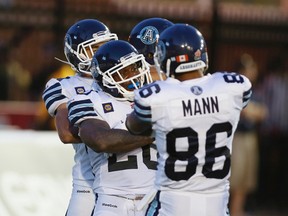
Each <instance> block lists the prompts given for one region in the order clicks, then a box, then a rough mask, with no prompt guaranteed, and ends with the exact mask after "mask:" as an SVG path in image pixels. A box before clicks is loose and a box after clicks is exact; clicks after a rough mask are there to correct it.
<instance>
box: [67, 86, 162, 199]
mask: <svg viewBox="0 0 288 216" xmlns="http://www.w3.org/2000/svg"><path fill="white" fill-rule="evenodd" d="M68 104H69V105H68V107H69V120H70V122H71V123H72V124H76V125H77V124H79V123H81V122H82V121H84V120H85V119H91V118H95V119H100V120H103V121H106V122H107V123H108V124H109V125H110V127H111V128H113V129H116V128H117V129H124V130H127V129H126V126H125V120H126V116H127V114H129V113H131V112H132V110H133V109H132V107H131V106H132V104H131V103H130V102H128V101H119V100H116V99H115V98H113V97H112V96H110V95H109V94H107V93H105V92H103V91H99V92H96V91H91V92H90V93H89V94H86V95H77V96H76V97H74V98H73V100H71V101H70V102H69V103H68ZM89 155H90V159H91V161H92V165H93V172H94V175H95V181H94V185H93V187H94V188H93V189H94V192H96V193H100V194H118V195H121V194H122V195H124V194H145V193H147V192H148V191H149V190H150V189H151V188H152V187H153V184H154V179H155V171H156V167H157V151H156V148H155V145H152V144H151V145H150V146H145V147H142V148H138V149H135V150H133V151H131V152H128V153H122V154H107V153H102V154H100V155H101V157H99V156H98V155H99V153H96V152H94V151H93V150H92V149H90V148H89Z"/></svg>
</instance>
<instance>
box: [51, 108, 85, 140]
mask: <svg viewBox="0 0 288 216" xmlns="http://www.w3.org/2000/svg"><path fill="white" fill-rule="evenodd" d="M55 125H56V129H57V132H58V136H59V138H60V140H61V141H62V142H63V143H65V144H66V143H80V142H82V141H81V139H80V137H79V136H78V128H77V127H74V126H72V125H71V124H70V122H69V120H68V109H67V106H66V103H63V104H61V105H60V106H59V107H58V108H57V111H56V115H55Z"/></svg>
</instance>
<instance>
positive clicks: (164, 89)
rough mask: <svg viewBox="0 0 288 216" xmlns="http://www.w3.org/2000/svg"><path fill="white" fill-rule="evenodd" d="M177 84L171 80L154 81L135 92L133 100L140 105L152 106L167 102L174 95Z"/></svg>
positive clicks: (177, 82)
mask: <svg viewBox="0 0 288 216" xmlns="http://www.w3.org/2000/svg"><path fill="white" fill-rule="evenodd" d="M179 83H180V81H178V80H176V79H172V78H168V79H166V80H164V81H160V80H158V81H155V82H153V83H150V84H148V85H145V86H144V87H142V88H141V89H139V90H137V91H135V100H136V101H138V102H140V103H142V104H151V103H153V104H154V103H157V102H160V101H162V102H163V101H164V100H169V98H170V97H171V96H172V95H173V94H175V91H174V90H177V86H178V84H179Z"/></svg>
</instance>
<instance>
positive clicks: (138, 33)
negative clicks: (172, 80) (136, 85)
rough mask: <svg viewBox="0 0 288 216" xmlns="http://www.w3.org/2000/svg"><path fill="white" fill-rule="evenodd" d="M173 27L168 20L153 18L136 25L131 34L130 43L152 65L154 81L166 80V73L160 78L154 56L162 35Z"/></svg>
mask: <svg viewBox="0 0 288 216" xmlns="http://www.w3.org/2000/svg"><path fill="white" fill-rule="evenodd" d="M172 25H173V23H172V22H171V21H169V20H167V19H164V18H160V17H152V18H147V19H144V20H142V21H141V22H139V23H138V24H136V25H135V26H134V28H133V29H132V31H131V32H130V35H129V38H128V41H129V43H131V44H132V45H133V46H134V47H135V48H136V49H137V50H138V52H139V53H141V54H143V55H144V57H145V60H146V61H147V62H148V63H149V65H150V74H151V76H152V79H153V80H159V79H166V77H165V74H164V73H161V76H160V77H159V74H158V72H157V71H156V69H155V62H154V59H153V56H154V53H155V48H156V43H157V41H158V38H159V35H160V33H161V32H162V31H163V30H164V29H166V28H168V27H170V26H172Z"/></svg>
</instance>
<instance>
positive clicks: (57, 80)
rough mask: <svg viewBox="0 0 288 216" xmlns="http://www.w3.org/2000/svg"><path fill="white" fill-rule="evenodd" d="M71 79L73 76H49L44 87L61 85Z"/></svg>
mask: <svg viewBox="0 0 288 216" xmlns="http://www.w3.org/2000/svg"><path fill="white" fill-rule="evenodd" d="M71 79H73V76H67V77H65V78H51V79H49V80H48V81H47V83H46V85H45V89H48V88H51V86H52V87H53V86H62V85H63V84H64V83H65V82H69V80H71Z"/></svg>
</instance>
